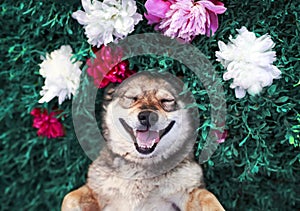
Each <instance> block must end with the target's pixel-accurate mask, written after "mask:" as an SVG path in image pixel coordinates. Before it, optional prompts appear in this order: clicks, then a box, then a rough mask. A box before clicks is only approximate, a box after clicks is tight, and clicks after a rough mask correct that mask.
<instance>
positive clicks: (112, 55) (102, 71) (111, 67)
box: [87, 46, 135, 88]
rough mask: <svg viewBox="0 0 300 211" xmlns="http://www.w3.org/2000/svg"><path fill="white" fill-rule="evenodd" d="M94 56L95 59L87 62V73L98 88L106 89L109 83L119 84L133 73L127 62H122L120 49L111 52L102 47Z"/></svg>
mask: <svg viewBox="0 0 300 211" xmlns="http://www.w3.org/2000/svg"><path fill="white" fill-rule="evenodd" d="M95 55H96V58H94V59H88V60H87V65H88V68H87V73H88V74H89V75H90V76H91V77H93V78H94V84H95V86H97V87H99V88H104V87H106V86H107V85H108V84H109V83H110V82H112V83H121V82H122V81H123V80H124V79H126V78H128V77H129V76H130V75H132V74H134V73H135V71H133V70H130V69H129V62H128V61H127V60H125V61H122V56H123V53H122V51H121V49H120V48H118V49H116V50H113V49H111V48H110V47H108V46H102V48H101V49H100V50H98V51H97V52H96V53H95Z"/></svg>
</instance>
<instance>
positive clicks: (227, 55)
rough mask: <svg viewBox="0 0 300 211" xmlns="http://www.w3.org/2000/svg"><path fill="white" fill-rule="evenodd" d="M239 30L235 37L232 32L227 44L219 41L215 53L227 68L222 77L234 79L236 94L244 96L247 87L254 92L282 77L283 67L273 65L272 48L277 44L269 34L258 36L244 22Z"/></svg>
mask: <svg viewBox="0 0 300 211" xmlns="http://www.w3.org/2000/svg"><path fill="white" fill-rule="evenodd" d="M237 31H238V33H239V34H238V35H237V37H236V38H235V39H233V38H232V36H230V37H229V40H230V42H229V43H228V44H227V45H226V44H225V43H224V42H222V41H219V42H218V45H219V49H220V51H217V52H216V57H217V61H219V62H221V64H222V65H223V66H224V68H226V69H227V72H225V73H224V75H223V79H224V80H230V79H233V83H232V84H231V85H230V88H232V89H235V96H236V97H237V98H243V97H244V96H245V95H246V91H247V92H248V93H249V94H250V95H255V94H258V93H259V92H260V91H261V90H262V88H263V87H265V86H270V85H271V84H272V83H273V79H278V78H280V74H281V71H280V70H279V69H278V68H277V67H276V66H274V65H272V64H273V62H274V61H275V60H276V53H275V51H272V48H273V47H274V46H275V44H274V42H273V41H272V39H271V37H270V36H269V35H267V34H265V35H263V36H261V37H259V38H257V37H256V36H255V34H254V33H253V32H249V31H248V30H247V28H246V27H244V26H243V27H242V28H241V29H239V30H237Z"/></svg>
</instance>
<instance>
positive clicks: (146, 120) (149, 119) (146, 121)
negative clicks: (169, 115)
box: [138, 111, 158, 127]
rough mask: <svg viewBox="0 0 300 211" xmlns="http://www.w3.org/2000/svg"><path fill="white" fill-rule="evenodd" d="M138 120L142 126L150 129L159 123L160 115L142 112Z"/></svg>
mask: <svg viewBox="0 0 300 211" xmlns="http://www.w3.org/2000/svg"><path fill="white" fill-rule="evenodd" d="M138 119H139V121H140V123H141V124H142V125H144V126H147V127H150V126H152V125H154V124H155V123H156V122H157V120H158V115H157V113H155V112H153V111H142V112H140V113H139V114H138Z"/></svg>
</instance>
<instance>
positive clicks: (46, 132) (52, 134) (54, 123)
mask: <svg viewBox="0 0 300 211" xmlns="http://www.w3.org/2000/svg"><path fill="white" fill-rule="evenodd" d="M30 114H31V115H32V116H34V119H33V125H32V127H34V128H37V129H38V131H37V135H38V136H44V137H47V138H57V137H61V136H64V128H63V125H62V124H61V122H59V120H58V119H57V118H56V117H55V115H57V114H58V112H51V113H50V114H48V111H47V110H46V109H40V108H34V109H33V110H32V111H31V112H30Z"/></svg>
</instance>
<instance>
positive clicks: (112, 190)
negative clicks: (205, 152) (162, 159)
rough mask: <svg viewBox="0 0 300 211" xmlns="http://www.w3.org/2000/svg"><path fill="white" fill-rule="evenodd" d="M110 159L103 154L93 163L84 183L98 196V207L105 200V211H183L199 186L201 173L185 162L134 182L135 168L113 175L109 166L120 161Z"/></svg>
mask: <svg viewBox="0 0 300 211" xmlns="http://www.w3.org/2000/svg"><path fill="white" fill-rule="evenodd" d="M110 158H111V157H110V156H108V153H102V156H100V157H99V158H98V159H97V160H96V161H94V162H93V164H92V165H91V166H90V169H89V175H88V183H87V184H88V186H89V187H90V188H91V189H92V190H93V191H94V192H95V193H96V194H97V195H98V197H99V201H100V204H102V205H101V206H103V202H104V201H105V204H109V206H106V207H105V208H104V210H105V211H118V210H120V211H124V210H126V211H127V210H128V211H159V210H166V211H167V210H170V211H171V210H178V208H179V209H180V210H184V205H185V204H186V201H187V199H188V193H189V192H190V191H191V190H192V189H194V188H195V187H199V186H201V182H200V181H201V178H202V170H201V168H200V166H199V165H198V164H196V163H195V162H191V161H189V160H188V159H186V160H184V161H183V162H182V163H181V164H179V165H178V166H176V168H174V169H172V170H171V171H169V172H167V173H165V174H162V175H159V176H156V177H153V178H145V179H137V178H134V176H135V175H134V171H135V169H138V168H136V167H135V168H133V167H132V166H130V165H128V166H127V169H126V168H122V170H121V172H120V171H119V172H118V171H117V172H116V169H114V167H113V166H114V165H112V163H116V162H119V161H116V160H118V159H119V158H117V157H116V158H113V159H114V160H109V159H110ZM122 166H124V163H122ZM125 166H126V165H125ZM187 178H188V179H187Z"/></svg>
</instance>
